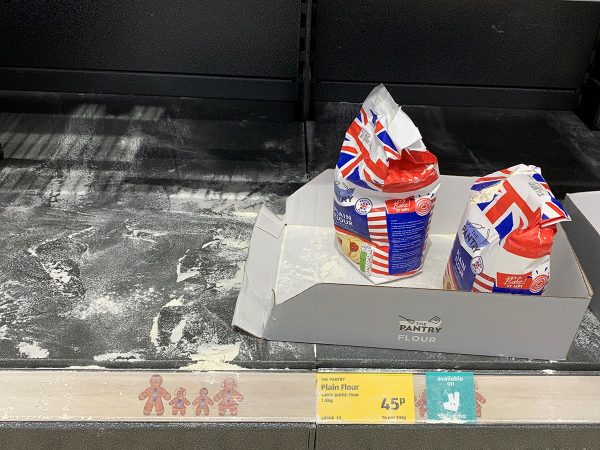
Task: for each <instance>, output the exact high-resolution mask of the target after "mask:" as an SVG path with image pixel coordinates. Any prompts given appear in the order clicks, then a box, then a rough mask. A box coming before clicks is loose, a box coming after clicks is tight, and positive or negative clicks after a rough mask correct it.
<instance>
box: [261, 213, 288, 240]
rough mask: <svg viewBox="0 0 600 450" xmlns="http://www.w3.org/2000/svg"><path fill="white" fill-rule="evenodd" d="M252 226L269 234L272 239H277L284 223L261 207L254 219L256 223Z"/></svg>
mask: <svg viewBox="0 0 600 450" xmlns="http://www.w3.org/2000/svg"><path fill="white" fill-rule="evenodd" d="M254 226H255V227H256V228H260V229H261V230H263V231H265V232H267V233H269V234H270V235H271V236H273V237H276V238H279V236H281V232H282V231H283V227H284V226H285V223H284V222H283V221H282V220H281V219H280V218H279V217H277V216H276V215H275V214H274V213H273V212H272V211H271V210H270V209H269V208H267V207H266V206H263V207H262V208H261V209H260V212H259V213H258V217H257V218H256V223H255V225H254Z"/></svg>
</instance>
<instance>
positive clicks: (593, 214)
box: [567, 191, 600, 234]
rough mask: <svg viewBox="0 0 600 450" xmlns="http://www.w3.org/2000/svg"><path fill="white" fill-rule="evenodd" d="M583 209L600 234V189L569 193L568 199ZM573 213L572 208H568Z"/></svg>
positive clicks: (582, 211) (580, 209) (584, 214)
mask: <svg viewBox="0 0 600 450" xmlns="http://www.w3.org/2000/svg"><path fill="white" fill-rule="evenodd" d="M569 200H570V201H571V203H573V205H574V206H575V207H576V208H577V209H578V210H579V211H581V213H582V214H583V216H584V217H585V218H586V219H587V220H588V222H589V223H590V224H591V225H592V227H594V229H595V230H596V233H598V234H600V208H599V207H598V206H600V191H592V192H578V193H576V194H567V201H569ZM567 212H568V213H569V214H571V210H570V209H569V210H567Z"/></svg>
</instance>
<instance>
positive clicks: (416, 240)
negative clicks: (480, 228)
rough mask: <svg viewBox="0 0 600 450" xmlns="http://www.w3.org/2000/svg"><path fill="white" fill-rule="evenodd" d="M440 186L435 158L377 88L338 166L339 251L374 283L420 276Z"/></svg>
mask: <svg viewBox="0 0 600 450" xmlns="http://www.w3.org/2000/svg"><path fill="white" fill-rule="evenodd" d="M438 187H439V169H438V163H437V158H436V157H435V156H434V155H433V154H432V153H430V152H429V151H428V150H427V149H426V148H425V145H424V144H423V141H422V140H421V134H420V133H419V129H418V128H417V127H416V126H415V125H414V124H413V122H412V121H411V120H410V118H409V117H408V116H407V115H406V114H405V113H404V112H403V111H402V110H401V109H400V107H399V106H398V105H397V104H396V102H394V99H393V98H392V97H391V95H390V94H389V92H388V91H387V90H386V88H385V87H384V86H383V85H382V84H380V85H379V86H377V87H376V88H375V89H373V91H372V92H371V93H370V94H369V96H368V97H367V99H366V100H365V102H364V103H363V105H362V108H361V109H360V111H359V113H358V116H357V117H356V119H354V121H353V122H352V124H351V125H350V127H349V128H348V131H347V132H346V136H345V138H344V142H343V144H342V148H341V151H340V156H339V159H338V162H337V165H336V169H335V179H334V191H335V198H334V203H333V220H334V225H335V230H336V245H337V247H338V249H339V250H340V251H341V253H342V254H343V255H344V256H346V258H348V260H349V261H351V262H352V264H354V265H355V267H357V268H358V269H359V270H360V271H361V272H362V273H363V274H365V275H366V276H367V277H368V278H369V279H370V280H371V281H372V282H374V283H382V282H386V281H391V280H394V279H397V278H399V277H406V276H410V275H414V274H416V273H418V272H419V271H420V270H421V269H422V267H423V259H424V255H425V251H426V248H427V246H428V238H427V234H428V231H429V223H430V221H431V214H432V210H433V206H434V204H435V197H436V192H437V190H438Z"/></svg>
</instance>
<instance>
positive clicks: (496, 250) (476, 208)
mask: <svg viewBox="0 0 600 450" xmlns="http://www.w3.org/2000/svg"><path fill="white" fill-rule="evenodd" d="M567 220H571V219H570V217H569V215H568V214H567V212H566V211H565V210H564V208H563V207H562V205H561V204H560V203H559V202H558V200H556V198H555V197H554V195H553V194H552V192H551V191H550V188H549V187H548V184H547V183H546V181H545V180H544V178H543V177H542V173H541V171H540V169H539V167H536V166H528V165H524V164H520V165H517V166H513V167H510V168H508V169H504V170H500V171H498V172H494V173H492V174H491V175H488V176H485V177H482V178H478V179H477V180H476V181H475V183H474V184H473V185H472V186H471V192H470V198H469V202H468V203H467V207H466V209H465V213H464V215H463V218H462V221H461V224H460V227H459V230H458V233H457V234H456V239H455V240H454V246H453V248H452V253H451V254H450V258H449V261H448V265H447V267H446V272H445V274H444V289H450V290H461V291H472V292H502V293H506V294H524V295H541V294H542V293H543V292H544V289H545V287H546V285H547V284H548V281H549V280H550V253H551V251H552V244H553V242H554V236H555V234H556V231H557V230H556V224H557V223H558V222H562V221H567Z"/></svg>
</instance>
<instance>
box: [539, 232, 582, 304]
mask: <svg viewBox="0 0 600 450" xmlns="http://www.w3.org/2000/svg"><path fill="white" fill-rule="evenodd" d="M557 229H558V233H557V234H556V237H555V238H554V245H553V246H552V254H551V255H550V282H549V283H548V286H547V287H546V290H545V291H544V294H543V295H542V298H544V297H548V296H551V297H560V298H581V299H588V300H589V299H590V298H591V297H592V289H591V287H590V283H589V281H588V279H587V276H586V275H585V272H584V271H583V269H582V268H581V264H579V260H578V259H577V256H576V255H575V252H574V251H573V248H572V247H571V244H570V243H569V239H568V238H567V235H566V233H565V231H564V229H563V227H562V224H559V225H558V226H557Z"/></svg>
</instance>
